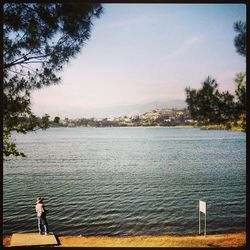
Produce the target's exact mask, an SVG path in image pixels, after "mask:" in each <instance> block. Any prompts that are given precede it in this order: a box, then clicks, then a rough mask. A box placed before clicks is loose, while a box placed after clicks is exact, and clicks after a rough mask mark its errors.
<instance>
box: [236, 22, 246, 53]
mask: <svg viewBox="0 0 250 250" xmlns="http://www.w3.org/2000/svg"><path fill="white" fill-rule="evenodd" d="M234 30H235V32H237V33H238V35H237V36H236V37H235V38H234V46H235V47H236V51H237V53H239V54H240V55H242V56H245V57H246V54H247V48H246V38H247V37H246V22H242V21H238V22H235V23H234Z"/></svg>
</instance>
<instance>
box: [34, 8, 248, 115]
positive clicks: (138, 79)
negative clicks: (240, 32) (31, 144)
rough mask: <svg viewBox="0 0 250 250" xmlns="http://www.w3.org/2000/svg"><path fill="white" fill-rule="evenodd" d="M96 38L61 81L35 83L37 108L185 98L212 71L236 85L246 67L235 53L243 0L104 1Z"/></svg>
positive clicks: (72, 111) (76, 109)
mask: <svg viewBox="0 0 250 250" xmlns="http://www.w3.org/2000/svg"><path fill="white" fill-rule="evenodd" d="M103 7H104V13H103V14H102V15H101V17H100V18H99V19H96V20H95V21H94V26H93V29H92V33H91V38H90V40H89V41H87V44H86V45H85V46H84V47H83V48H82V50H81V53H80V54H78V56H77V57H76V58H75V59H72V60H71V61H70V63H69V64H68V65H67V66H66V67H65V68H64V71H63V72H62V73H61V77H62V82H61V84H59V85H57V86H50V87H48V88H45V89H41V90H36V91H34V92H33V95H32V103H33V111H34V112H35V114H37V115H43V114H44V113H48V114H49V115H51V116H52V117H53V116H56V115H59V116H60V117H62V118H63V117H69V118H75V117H87V113H89V112H91V110H93V112H94V110H96V109H98V108H106V107H112V106H119V105H130V104H138V103H146V102H150V101H155V100H172V99H183V100H184V99H185V92H184V89H185V87H187V86H191V87H192V88H200V87H201V82H202V81H204V80H205V78H206V77H207V76H212V77H214V78H215V79H216V80H217V82H218V83H219V88H220V90H229V91H230V92H233V91H234V89H235V85H234V82H233V78H234V76H235V74H236V73H237V72H240V71H245V70H246V64H245V58H244V57H242V56H240V55H239V54H237V53H236V50H235V47H234V44H233V39H234V37H235V36H236V33H235V31H234V29H233V24H234V22H235V21H239V20H241V21H245V20H246V7H245V5H243V4H103Z"/></svg>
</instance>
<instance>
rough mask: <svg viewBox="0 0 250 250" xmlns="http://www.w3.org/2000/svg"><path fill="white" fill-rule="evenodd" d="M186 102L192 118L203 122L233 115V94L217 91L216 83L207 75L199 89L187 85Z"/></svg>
mask: <svg viewBox="0 0 250 250" xmlns="http://www.w3.org/2000/svg"><path fill="white" fill-rule="evenodd" d="M185 92H186V102H187V104H188V110H189V111H190V114H191V116H192V117H193V119H196V120H198V121H199V122H200V123H204V124H216V123H221V122H226V121H229V120H230V119H232V118H233V115H234V96H233V95H231V94H230V93H229V92H228V91H226V92H222V93H221V92H219V90H218V83H217V82H216V80H215V79H212V78H211V77H208V78H207V79H206V80H205V81H204V82H203V83H202V88H201V89H199V90H196V89H191V88H190V87H187V88H186V89H185Z"/></svg>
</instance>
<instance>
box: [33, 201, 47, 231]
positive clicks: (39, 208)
mask: <svg viewBox="0 0 250 250" xmlns="http://www.w3.org/2000/svg"><path fill="white" fill-rule="evenodd" d="M36 214H37V219H38V230H39V234H42V232H43V231H44V235H47V234H48V225H47V220H46V211H45V207H44V204H43V199H42V198H41V197H37V198H36ZM43 229H44V230H43Z"/></svg>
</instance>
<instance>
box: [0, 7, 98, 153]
mask: <svg viewBox="0 0 250 250" xmlns="http://www.w3.org/2000/svg"><path fill="white" fill-rule="evenodd" d="M101 13H102V6H101V5H100V4H79V3H78V4H73V3H67V4H66V3H65V4H63V3H49V4H45V3H5V4H4V5H3V30H4V32H3V114H4V116H3V118H4V121H3V122H4V131H3V133H4V145H3V153H4V155H5V156H9V155H11V154H12V155H22V156H23V155H24V154H20V153H19V152H18V151H17V149H16V146H15V143H14V142H10V141H9V139H10V133H11V131H16V132H21V133H26V132H27V131H31V130H34V129H36V128H43V129H45V128H47V126H48V115H45V116H44V117H43V118H42V119H39V118H38V117H36V116H35V115H34V114H33V113H32V111H31V99H30V96H31V91H32V90H34V89H40V88H42V87H46V86H49V85H51V84H58V83H59V82H60V76H59V73H60V72H61V71H62V69H63V66H64V65H65V64H67V63H68V62H69V60H70V59H72V58H74V57H75V56H76V55H77V54H78V53H79V52H80V50H81V48H82V47H83V45H84V44H85V42H86V41H87V40H88V39H89V37H90V33H91V27H92V24H93V19H94V18H98V17H99V16H100V15H101ZM24 121H25V122H24Z"/></svg>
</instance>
